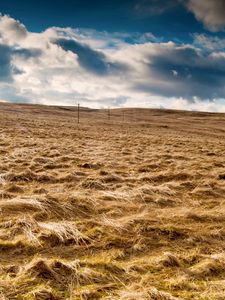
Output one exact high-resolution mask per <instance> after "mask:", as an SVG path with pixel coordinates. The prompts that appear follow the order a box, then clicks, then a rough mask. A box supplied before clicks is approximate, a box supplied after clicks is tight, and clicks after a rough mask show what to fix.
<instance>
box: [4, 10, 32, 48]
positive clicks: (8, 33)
mask: <svg viewBox="0 0 225 300" xmlns="http://www.w3.org/2000/svg"><path fill="white" fill-rule="evenodd" d="M26 36H27V30H26V28H25V26H24V25H23V24H21V23H20V22H19V21H16V20H15V19H13V18H10V17H9V16H6V15H1V14H0V41H1V42H3V43H7V44H10V45H14V44H17V42H20V41H21V40H22V39H24V38H25V37H26Z"/></svg>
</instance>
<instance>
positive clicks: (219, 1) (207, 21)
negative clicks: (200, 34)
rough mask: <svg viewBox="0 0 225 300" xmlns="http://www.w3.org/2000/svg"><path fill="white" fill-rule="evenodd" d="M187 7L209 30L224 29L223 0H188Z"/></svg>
mask: <svg viewBox="0 0 225 300" xmlns="http://www.w3.org/2000/svg"><path fill="white" fill-rule="evenodd" d="M187 7H188V8H189V10H190V11H191V12H193V13H194V15H195V17H196V18H197V19H198V20H199V21H201V22H203V24H204V25H205V27H206V28H207V29H209V30H210V31H213V32H216V31H220V30H225V1H224V0H189V1H188V3H187Z"/></svg>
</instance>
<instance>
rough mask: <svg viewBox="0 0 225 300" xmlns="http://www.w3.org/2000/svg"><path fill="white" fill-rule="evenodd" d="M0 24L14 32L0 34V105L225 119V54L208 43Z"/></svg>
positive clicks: (12, 20)
mask: <svg viewBox="0 0 225 300" xmlns="http://www.w3.org/2000/svg"><path fill="white" fill-rule="evenodd" d="M7 18H8V19H9V20H8V21H9V22H7ZM1 22H3V24H8V23H10V24H14V25H13V26H12V27H11V26H9V27H7V26H6V27H5V31H2V32H1V41H0V99H5V100H8V101H13V102H18V101H20V102H31V103H44V104H56V105H57V104H58V105H71V104H75V103H76V102H77V101H80V102H81V104H82V105H85V106H89V107H107V106H111V107H117V106H140V107H143V106H151V107H165V108H176V109H183V108H185V109H202V110H213V111H220V110H222V109H223V110H224V111H225V105H224V104H223V103H224V102H225V88H224V87H225V84H224V83H225V53H224V51H223V50H222V49H221V48H219V49H215V47H213V46H212V45H211V46H209V45H210V38H209V37H207V36H204V38H203V36H197V35H195V36H194V40H193V44H192V45H190V44H183V45H181V44H176V43H174V42H162V41H160V39H157V38H156V37H155V36H153V35H151V33H148V34H147V33H146V34H145V35H143V34H138V33H133V34H129V33H115V32H114V33H108V32H98V31H95V30H85V29H72V28H57V27H51V28H48V29H47V30H45V31H44V32H42V33H32V32H29V31H27V30H26V28H25V27H24V26H23V25H22V24H20V23H19V22H18V21H16V20H14V19H12V18H10V17H7V16H4V18H3V17H1V18H0V28H2V27H1V24H2V23H1ZM7 28H8V29H7ZM12 28H13V30H12ZM12 32H13V34H12ZM22 32H23V33H24V34H22ZM9 33H10V34H9ZM18 36H20V38H19V39H18V38H17V37H18ZM218 39H219V38H218ZM132 41H133V43H132ZM197 41H198V43H197ZM206 41H207V45H208V46H206ZM221 43H222V42H221ZM211 44H212V41H211Z"/></svg>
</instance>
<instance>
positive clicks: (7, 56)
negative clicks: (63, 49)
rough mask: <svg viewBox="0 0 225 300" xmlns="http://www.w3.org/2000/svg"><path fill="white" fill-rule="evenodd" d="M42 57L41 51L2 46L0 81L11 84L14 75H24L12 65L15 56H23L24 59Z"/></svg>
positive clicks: (0, 53) (0, 46)
mask: <svg viewBox="0 0 225 300" xmlns="http://www.w3.org/2000/svg"><path fill="white" fill-rule="evenodd" d="M39 55H41V51H40V50H36V49H23V48H14V47H11V46H8V45H4V44H0V81H4V82H10V81H12V79H13V75H18V74H21V73H23V72H22V71H21V70H19V69H18V68H17V67H15V66H14V65H13V64H12V58H13V56H21V57H23V58H24V59H29V58H31V57H37V56H39Z"/></svg>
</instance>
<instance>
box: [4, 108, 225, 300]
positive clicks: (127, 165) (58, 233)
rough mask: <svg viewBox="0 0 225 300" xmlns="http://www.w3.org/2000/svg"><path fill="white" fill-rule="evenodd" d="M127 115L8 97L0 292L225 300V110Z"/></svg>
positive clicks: (57, 299)
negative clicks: (35, 103) (21, 101)
mask: <svg viewBox="0 0 225 300" xmlns="http://www.w3.org/2000/svg"><path fill="white" fill-rule="evenodd" d="M134 110H135V111H136V113H135V114H136V120H135V121H134V118H133V115H134ZM123 111H124V113H125V120H126V122H123V113H122V109H118V110H117V109H116V110H112V112H111V120H110V121H109V120H108V119H107V111H105V110H88V109H81V123H80V124H79V126H78V124H77V123H76V111H75V109H74V108H63V107H61V108H60V107H47V106H32V105H12V104H11V105H10V104H1V105H0V121H1V122H0V123H1V127H0V138H1V140H0V153H1V157H0V299H1V300H23V299H24V300H62V299H66V300H78V299H80V300H97V299H102V300H177V299H179V300H190V299H194V300H222V299H225V288H224V276H225V253H224V249H225V230H224V225H225V200H224V199H225V185H224V183H225V181H224V180H225V175H224V174H225V160H224V155H225V130H224V129H223V128H224V124H225V115H223V114H207V113H194V112H179V111H166V110H147V109H123Z"/></svg>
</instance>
